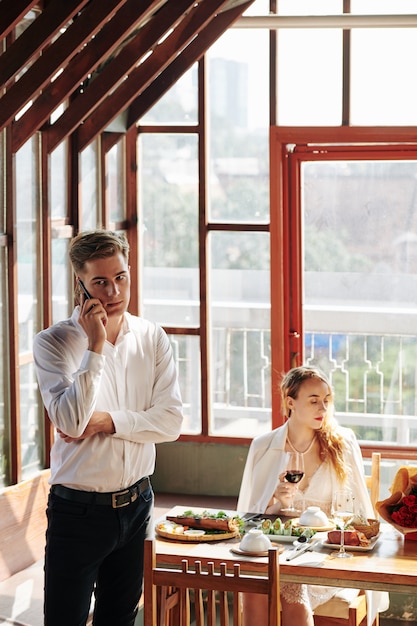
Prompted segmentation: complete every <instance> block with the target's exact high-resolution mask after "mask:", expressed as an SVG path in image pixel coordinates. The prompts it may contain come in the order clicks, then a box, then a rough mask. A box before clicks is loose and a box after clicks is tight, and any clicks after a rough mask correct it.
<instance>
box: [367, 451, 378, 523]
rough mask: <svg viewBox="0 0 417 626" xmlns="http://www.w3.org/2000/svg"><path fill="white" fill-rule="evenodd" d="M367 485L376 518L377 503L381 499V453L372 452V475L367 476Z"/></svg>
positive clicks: (376, 517)
mask: <svg viewBox="0 0 417 626" xmlns="http://www.w3.org/2000/svg"><path fill="white" fill-rule="evenodd" d="M365 480H366V486H367V487H368V489H369V492H370V497H371V503H372V507H373V509H374V513H375V519H378V517H379V513H378V511H377V510H376V508H375V503H376V502H378V500H379V492H380V485H381V453H380V452H372V460H371V475H370V476H365Z"/></svg>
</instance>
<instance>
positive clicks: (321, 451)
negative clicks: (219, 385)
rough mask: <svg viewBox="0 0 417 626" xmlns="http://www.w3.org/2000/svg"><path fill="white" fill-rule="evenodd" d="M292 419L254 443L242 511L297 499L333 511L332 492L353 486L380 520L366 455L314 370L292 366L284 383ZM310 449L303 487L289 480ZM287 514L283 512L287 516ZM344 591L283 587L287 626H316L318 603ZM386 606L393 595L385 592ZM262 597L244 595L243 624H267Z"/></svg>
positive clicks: (360, 505) (360, 507) (360, 509)
mask: <svg viewBox="0 0 417 626" xmlns="http://www.w3.org/2000/svg"><path fill="white" fill-rule="evenodd" d="M281 396H282V408H283V412H284V415H285V417H286V418H287V421H286V423H285V424H284V425H283V426H280V427H279V428H277V429H276V430H274V431H272V432H270V433H266V434H264V435H261V436H260V437H257V438H256V439H254V440H253V442H252V444H251V446H250V449H249V453H248V457H247V461H246V466H245V470H244V473H243V478H242V485H241V489H240V495H239V501H238V510H239V511H250V512H253V513H266V514H269V515H275V514H276V515H277V516H279V515H280V513H281V510H282V509H285V508H286V507H288V506H289V504H290V503H291V500H292V499H294V504H295V506H296V507H297V508H299V509H301V510H304V509H305V508H306V507H308V506H311V505H315V506H320V508H321V509H322V510H323V511H325V513H326V514H327V515H329V516H330V515H331V502H332V494H333V492H334V491H335V490H336V489H340V488H349V489H351V490H352V492H353V495H354V498H355V508H356V512H357V513H361V514H363V515H365V516H366V517H373V510H372V505H371V501H370V498H369V495H368V491H367V488H366V483H365V477H364V473H363V460H362V455H361V451H360V448H359V444H358V442H357V440H356V437H355V434H354V432H353V431H352V430H351V429H349V428H343V427H341V426H339V425H338V424H337V422H336V420H335V419H334V417H333V394H332V389H331V386H330V383H329V382H328V380H327V378H326V377H325V376H324V374H323V373H322V372H320V371H319V370H317V369H315V368H312V367H296V368H294V369H292V370H290V371H289V372H288V373H287V374H286V375H285V376H284V378H283V380H282V383H281ZM291 451H297V452H301V453H302V454H303V458H304V471H305V473H304V477H303V478H302V480H301V481H300V482H299V483H298V484H291V483H288V482H286V481H285V479H284V475H285V460H286V454H285V453H287V452H291ZM281 515H282V516H283V515H284V513H282V514H281ZM335 593H337V588H336V587H319V586H316V585H315V586H312V585H299V584H295V583H282V584H281V607H282V624H283V626H286V625H288V626H292V625H293V624H297V626H313V625H314V621H313V611H314V608H315V607H317V606H319V605H320V604H323V603H324V602H326V601H327V600H329V599H330V598H331V597H332V596H333V595H335ZM384 596H385V598H384V608H383V609H380V610H385V608H386V594H384ZM263 600H264V598H263V597H262V596H256V595H253V596H252V595H247V596H245V598H244V623H245V624H247V625H248V626H249V625H252V624H254V623H256V621H255V620H257V621H258V623H266V615H267V606H266V603H265V602H263Z"/></svg>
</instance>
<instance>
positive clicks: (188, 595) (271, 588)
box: [144, 539, 281, 626]
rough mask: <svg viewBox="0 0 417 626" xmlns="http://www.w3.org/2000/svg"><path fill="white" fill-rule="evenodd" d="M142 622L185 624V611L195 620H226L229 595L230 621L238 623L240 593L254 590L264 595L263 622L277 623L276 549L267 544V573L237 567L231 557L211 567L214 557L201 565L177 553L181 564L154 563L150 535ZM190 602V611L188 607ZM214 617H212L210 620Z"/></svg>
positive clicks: (209, 625)
mask: <svg viewBox="0 0 417 626" xmlns="http://www.w3.org/2000/svg"><path fill="white" fill-rule="evenodd" d="M144 558H145V560H144V623H145V624H146V626H189V625H190V624H191V615H193V624H195V625H196V626H203V625H206V626H215V625H216V624H220V626H228V624H229V599H230V604H231V605H232V607H233V621H232V623H233V626H241V624H242V609H241V593H245V592H246V593H260V594H265V595H266V596H267V597H268V607H269V609H268V624H267V625H265V626H280V623H281V620H280V611H279V561H278V551H277V550H275V549H272V550H269V553H268V577H265V576H263V577H262V576H256V575H246V574H241V573H240V565H239V564H238V563H235V564H234V565H233V568H232V569H233V571H232V572H230V571H229V572H228V571H227V565H226V563H221V564H220V571H215V568H214V563H211V562H209V563H207V566H206V567H204V568H203V566H202V564H201V561H194V560H192V559H183V560H182V566H181V567H179V566H177V567H175V568H173V569H171V568H165V567H159V566H157V565H156V558H155V546H154V542H153V540H152V539H147V540H146V541H145V557H144ZM191 605H193V608H194V611H192V610H191ZM216 620H218V621H216Z"/></svg>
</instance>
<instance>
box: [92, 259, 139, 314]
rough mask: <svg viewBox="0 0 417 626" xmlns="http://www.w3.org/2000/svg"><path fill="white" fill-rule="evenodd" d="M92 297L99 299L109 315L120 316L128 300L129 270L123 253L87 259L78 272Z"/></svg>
mask: <svg viewBox="0 0 417 626" xmlns="http://www.w3.org/2000/svg"><path fill="white" fill-rule="evenodd" d="M80 278H81V280H82V281H83V283H84V285H85V287H86V289H87V291H88V292H89V293H90V295H91V297H92V298H98V299H99V300H101V302H102V304H103V306H104V308H105V309H106V312H107V315H108V316H109V317H116V316H118V317H121V316H122V315H123V314H124V313H125V312H126V311H127V308H128V306H129V301H130V271H129V266H128V264H127V261H126V259H125V258H124V256H123V254H121V253H120V252H118V253H117V254H114V255H113V256H110V257H106V258H105V259H93V260H92V261H87V262H86V263H85V265H84V269H83V271H82V272H80Z"/></svg>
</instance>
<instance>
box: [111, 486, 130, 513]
mask: <svg viewBox="0 0 417 626" xmlns="http://www.w3.org/2000/svg"><path fill="white" fill-rule="evenodd" d="M127 493H128V494H129V495H130V491H129V489H125V490H124V491H119V492H118V493H112V494H111V505H112V507H113V509H121V508H122V507H123V506H129V504H130V503H131V498H130V499H129V500H128V501H127V502H122V503H121V504H119V503H118V498H120V496H125V495H126V494H127Z"/></svg>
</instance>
